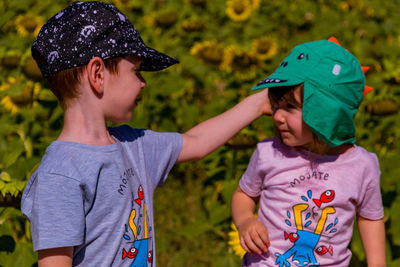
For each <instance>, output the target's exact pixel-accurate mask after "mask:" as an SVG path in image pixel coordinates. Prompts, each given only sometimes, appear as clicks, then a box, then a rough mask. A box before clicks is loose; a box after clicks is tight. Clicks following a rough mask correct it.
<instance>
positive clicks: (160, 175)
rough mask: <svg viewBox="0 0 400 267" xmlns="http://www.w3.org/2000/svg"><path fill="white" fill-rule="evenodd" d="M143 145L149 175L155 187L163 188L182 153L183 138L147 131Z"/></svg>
mask: <svg viewBox="0 0 400 267" xmlns="http://www.w3.org/2000/svg"><path fill="white" fill-rule="evenodd" d="M143 143H144V158H145V165H146V171H147V174H148V175H149V176H150V178H151V179H152V180H153V181H154V182H155V183H154V184H155V185H158V186H162V185H163V184H164V182H165V180H166V179H167V176H168V173H169V172H170V170H171V168H172V167H173V166H174V164H175V162H176V160H177V158H178V156H179V153H180V152H181V148H182V137H181V135H180V134H179V133H168V132H154V131H150V130H146V133H145V135H144V141H143Z"/></svg>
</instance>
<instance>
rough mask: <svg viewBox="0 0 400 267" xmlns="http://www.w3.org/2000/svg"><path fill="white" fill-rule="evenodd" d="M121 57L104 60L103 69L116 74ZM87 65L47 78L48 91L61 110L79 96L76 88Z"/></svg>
mask: <svg viewBox="0 0 400 267" xmlns="http://www.w3.org/2000/svg"><path fill="white" fill-rule="evenodd" d="M121 59H122V57H115V58H110V59H107V60H104V65H105V68H106V69H107V70H108V71H109V72H110V73H112V74H118V63H119V62H120V61H121ZM86 67H87V65H85V66H80V67H76V68H71V69H66V70H63V71H60V72H58V73H56V74H54V75H53V76H51V77H49V78H47V82H48V84H49V86H50V90H51V91H52V92H53V94H54V95H55V96H56V97H57V99H58V101H59V102H60V105H61V107H62V108H63V109H65V108H67V106H68V101H69V100H71V99H74V98H76V97H77V96H79V91H78V86H79V83H80V82H81V78H82V74H83V73H84V71H85V69H86Z"/></svg>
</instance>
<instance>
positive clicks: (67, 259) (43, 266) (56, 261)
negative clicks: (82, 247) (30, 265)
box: [38, 247, 74, 267]
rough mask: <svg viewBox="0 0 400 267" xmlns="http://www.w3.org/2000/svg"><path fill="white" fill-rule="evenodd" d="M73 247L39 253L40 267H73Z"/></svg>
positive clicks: (40, 251) (45, 250) (44, 250)
mask: <svg viewBox="0 0 400 267" xmlns="http://www.w3.org/2000/svg"><path fill="white" fill-rule="evenodd" d="M73 252H74V248H73V247H62V248H51V249H43V250H39V251H38V266H39V267H53V266H57V267H71V266H72V256H73Z"/></svg>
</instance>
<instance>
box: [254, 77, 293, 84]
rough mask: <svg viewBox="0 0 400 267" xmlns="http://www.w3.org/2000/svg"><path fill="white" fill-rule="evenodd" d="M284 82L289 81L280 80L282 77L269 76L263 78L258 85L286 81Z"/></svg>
mask: <svg viewBox="0 0 400 267" xmlns="http://www.w3.org/2000/svg"><path fill="white" fill-rule="evenodd" d="M284 82H287V80H280V79H270V78H267V79H265V80H262V81H261V82H259V83H258V84H257V85H262V84H270V83H284Z"/></svg>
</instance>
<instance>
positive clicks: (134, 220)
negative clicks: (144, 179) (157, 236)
mask: <svg viewBox="0 0 400 267" xmlns="http://www.w3.org/2000/svg"><path fill="white" fill-rule="evenodd" d="M143 200H144V192H143V187H142V185H139V187H138V190H137V197H135V195H134V193H133V192H132V210H131V213H130V215H129V221H128V224H125V234H124V235H123V238H124V239H125V240H127V241H128V242H127V243H128V245H129V247H128V248H127V249H125V248H123V249H122V260H124V261H125V260H131V261H132V263H131V265H130V266H131V267H149V266H152V263H153V251H152V250H151V248H150V249H149V244H150V239H151V237H149V231H151V230H152V228H151V226H150V227H149V226H148V225H147V220H148V218H147V207H146V202H145V201H143ZM128 226H129V228H128Z"/></svg>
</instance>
